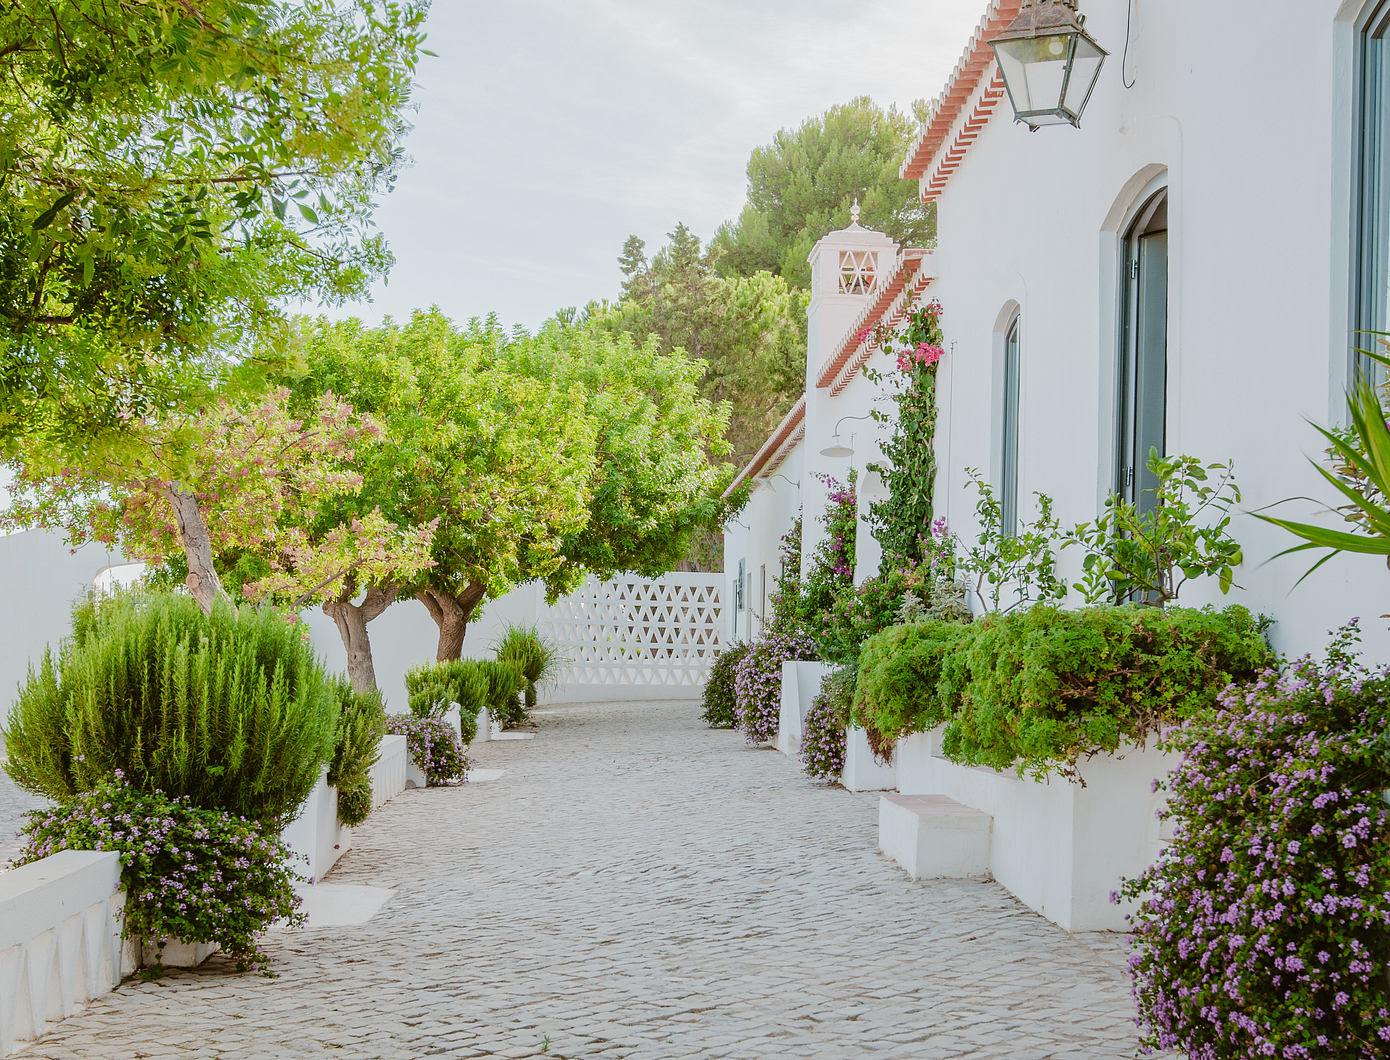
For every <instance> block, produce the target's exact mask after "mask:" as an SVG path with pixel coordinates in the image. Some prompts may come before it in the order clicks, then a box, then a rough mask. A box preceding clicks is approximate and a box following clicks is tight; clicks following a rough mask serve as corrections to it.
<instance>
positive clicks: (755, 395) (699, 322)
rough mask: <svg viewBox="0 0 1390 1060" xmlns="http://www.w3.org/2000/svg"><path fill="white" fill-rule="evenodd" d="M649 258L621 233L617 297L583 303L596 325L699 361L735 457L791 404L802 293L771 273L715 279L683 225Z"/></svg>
mask: <svg viewBox="0 0 1390 1060" xmlns="http://www.w3.org/2000/svg"><path fill="white" fill-rule="evenodd" d="M669 240H670V242H669V243H668V244H667V245H666V246H665V247H663V248H662V249H661V250H660V251H658V252H657V254H656V256H655V257H654V258H653V259H652V260H651V261H650V262H648V261H647V259H646V256H645V247H644V245H643V243H642V240H640V239H638V238H637V237H636V236H629V237H628V240H627V243H625V244H624V247H623V254H622V256H621V257H620V258H619V259H618V261H619V267H620V268H621V269H622V272H623V276H624V281H623V292H622V293H623V297H622V301H621V302H620V303H619V304H617V305H614V306H609V305H596V306H592V307H590V314H589V316H590V319H591V320H592V321H593V322H594V323H595V325H597V326H599V327H603V328H607V329H609V330H611V331H614V332H616V333H623V334H627V335H631V336H632V337H633V339H634V340H635V341H637V342H638V343H639V344H640V343H642V342H645V341H646V339H647V337H648V336H649V335H655V336H657V337H658V338H659V340H660V344H661V349H662V350H663V351H666V352H674V351H676V350H681V351H684V352H685V353H687V354H689V355H690V356H691V357H695V358H699V359H700V360H702V361H704V362H705V363H706V369H705V374H704V376H703V377H702V379H701V380H700V383H699V385H700V390H701V392H702V393H703V394H704V396H705V397H707V398H709V399H710V400H712V401H716V402H718V401H727V402H729V404H730V407H731V417H730V426H729V430H728V441H729V443H730V446H731V452H732V455H733V457H734V459H735V461H737V462H739V463H742V462H744V461H746V460H747V458H748V457H750V456H752V455H753V453H754V452H756V451H757V449H758V447H759V446H760V445H762V443H763V441H764V439H766V437H767V434H768V432H769V431H770V430H772V428H773V427H775V426H776V425H777V422H778V421H779V420H780V419H781V418H782V417H783V416H784V415H786V413H787V410H788V409H790V408H791V405H792V402H794V401H795V400H796V397H797V395H799V394H800V393H801V390H802V387H803V386H804V384H805V377H806V305H807V297H806V294H805V292H803V291H799V290H796V289H793V288H792V287H790V286H788V284H787V283H786V282H785V281H784V280H781V279H779V278H778V277H776V276H773V275H771V274H769V273H765V272H764V273H757V274H755V275H753V276H747V277H745V276H732V277H721V276H719V275H717V274H716V273H715V271H714V268H713V267H712V266H711V265H710V262H709V258H708V255H707V254H705V253H703V252H702V249H701V245H700V240H699V238H698V237H697V236H695V235H694V234H693V233H692V232H691V231H690V229H689V228H687V227H686V226H685V225H684V224H680V225H677V226H676V228H675V229H674V230H673V231H672V232H671V233H670V235H669Z"/></svg>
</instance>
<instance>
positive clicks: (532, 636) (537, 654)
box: [494, 625, 564, 716]
mask: <svg viewBox="0 0 1390 1060" xmlns="http://www.w3.org/2000/svg"><path fill="white" fill-rule="evenodd" d="M494 654H496V656H497V658H498V660H499V661H500V662H505V663H511V664H512V665H513V666H515V667H516V668H517V669H518V670H519V671H520V672H521V677H522V680H523V681H525V683H526V687H525V689H524V690H523V691H524V692H525V696H526V702H525V711H526V715H527V716H529V715H530V713H531V711H533V710H535V709H536V689H537V688H538V687H539V686H540V685H543V684H545V682H546V681H548V680H551V679H552V678H554V676H555V675H556V674H557V673H559V670H560V667H561V665H563V663H564V657H563V656H562V655H561V654H560V649H559V648H558V647H557V646H556V645H555V644H554V643H552V642H551V641H549V640H546V639H545V638H544V637H542V636H541V633H540V630H539V629H537V628H536V627H535V626H513V625H509V626H507V628H506V630H505V631H504V632H503V634H502V639H501V640H500V641H498V643H497V646H496V648H495V649H494Z"/></svg>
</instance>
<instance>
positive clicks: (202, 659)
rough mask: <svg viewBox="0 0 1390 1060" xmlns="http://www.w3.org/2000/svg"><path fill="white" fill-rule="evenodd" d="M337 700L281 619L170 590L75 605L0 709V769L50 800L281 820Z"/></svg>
mask: <svg viewBox="0 0 1390 1060" xmlns="http://www.w3.org/2000/svg"><path fill="white" fill-rule="evenodd" d="M339 713H340V712H339V699H338V696H337V695H336V694H335V692H334V688H333V685H332V683H331V682H330V681H329V679H328V677H327V675H326V674H325V673H324V671H323V669H322V667H321V666H320V665H319V662H318V660H317V659H316V658H315V656H314V654H313V651H312V650H311V649H310V648H309V646H308V644H307V643H305V640H304V638H303V637H301V635H300V632H299V630H298V629H296V628H294V626H293V624H292V621H291V620H288V619H287V618H286V616H284V615H282V614H280V613H278V612H276V611H274V610H272V609H270V608H265V607H262V608H256V607H251V606H242V607H240V608H234V607H233V606H232V605H231V604H229V603H226V602H224V601H218V602H217V603H216V604H215V605H214V607H213V609H212V613H211V614H209V615H204V614H203V611H202V609H201V608H200V607H199V606H198V603H197V601H195V600H194V599H193V598H192V597H190V596H188V595H186V594H184V593H180V592H161V593H145V594H122V595H119V596H116V597H114V598H110V599H103V600H92V601H89V602H87V603H85V604H82V605H80V606H79V607H78V608H77V609H76V611H75V614H74V623H73V635H72V636H71V637H70V638H69V639H68V640H66V641H65V642H64V643H63V644H62V645H61V646H60V648H59V650H58V652H57V653H56V654H55V653H54V652H52V651H48V652H45V654H44V657H43V660H42V662H41V663H40V664H39V668H38V669H37V670H33V669H32V668H31V670H30V672H29V677H28V680H27V681H26V682H25V684H24V685H23V686H22V687H21V688H20V690H19V697H18V699H17V701H16V703H15V705H14V708H13V710H12V711H11V713H10V716H9V721H8V724H7V725H6V730H5V744H6V748H7V753H8V756H9V757H8V760H7V762H6V763H5V769H6V772H8V773H9V775H10V776H11V777H12V778H13V779H14V781H15V783H16V784H18V785H19V786H20V787H21V788H24V789H25V790H27V791H31V792H34V793H36V794H40V795H46V796H48V797H49V798H51V799H53V800H55V801H57V802H64V801H66V800H68V799H71V798H73V797H74V796H76V795H79V794H81V793H83V792H87V791H91V790H93V789H94V788H95V787H96V786H97V785H98V784H100V783H102V782H103V781H106V780H109V779H110V778H111V777H113V776H115V775H116V773H117V771H119V772H120V774H121V775H122V776H123V777H124V778H125V779H124V782H125V784H126V786H128V787H130V788H133V789H135V790H137V791H141V792H145V793H147V794H152V793H154V792H156V791H158V792H162V793H164V794H165V795H167V796H169V797H171V798H185V799H187V800H188V802H189V803H190V804H192V805H193V806H197V807H200V808H203V809H220V810H226V811H228V812H229V813H232V814H234V815H236V816H238V817H245V818H248V819H251V820H257V821H263V822H267V823H270V822H281V823H283V822H284V821H287V820H289V819H290V818H292V817H293V816H294V814H295V813H296V812H297V811H298V809H299V807H300V805H301V804H302V803H303V802H304V800H305V798H307V797H308V795H309V793H310V792H311V791H312V790H313V787H314V785H315V783H317V781H318V778H319V774H320V772H321V770H322V769H323V767H324V766H325V765H327V764H328V763H329V762H330V760H331V759H332V757H333V754H334V747H335V742H336V737H337V731H338V718H339Z"/></svg>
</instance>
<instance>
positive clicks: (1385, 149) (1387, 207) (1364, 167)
mask: <svg viewBox="0 0 1390 1060" xmlns="http://www.w3.org/2000/svg"><path fill="white" fill-rule="evenodd" d="M1388 92H1390V3H1382V4H1381V5H1380V6H1379V7H1378V8H1377V9H1376V10H1375V12H1374V13H1373V14H1372V16H1371V18H1370V20H1369V22H1368V23H1367V25H1366V28H1365V30H1364V31H1363V33H1362V39H1361V122H1360V129H1361V151H1360V156H1361V157H1360V184H1361V187H1360V192H1361V194H1360V210H1359V217H1358V222H1359V223H1358V239H1357V286H1356V295H1357V298H1356V300H1357V307H1356V324H1355V326H1356V328H1357V329H1358V330H1359V331H1387V330H1390V99H1387V98H1386V94H1387V93H1388ZM1372 341H1373V340H1371V339H1370V338H1369V336H1365V335H1362V336H1358V339H1357V345H1358V346H1362V345H1369V344H1370V343H1371V342H1372Z"/></svg>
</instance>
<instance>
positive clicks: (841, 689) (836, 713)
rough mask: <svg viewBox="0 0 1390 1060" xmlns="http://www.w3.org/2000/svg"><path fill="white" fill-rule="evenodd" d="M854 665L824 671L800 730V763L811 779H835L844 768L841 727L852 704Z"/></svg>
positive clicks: (843, 734) (856, 673) (855, 668)
mask: <svg viewBox="0 0 1390 1060" xmlns="http://www.w3.org/2000/svg"><path fill="white" fill-rule="evenodd" d="M857 675H858V670H857V667H855V666H841V667H838V668H837V669H834V670H832V671H830V673H828V674H826V676H825V679H824V680H823V681H822V682H821V686H820V691H819V692H818V693H816V697H815V699H813V700H812V701H811V708H810V709H809V710H808V711H807V712H806V720H805V722H804V724H803V727H802V731H801V767H802V769H804V770H805V771H806V775H807V776H809V777H812V778H813V779H815V780H828V781H838V780H839V779H840V774H841V772H843V770H844V768H845V746H846V737H845V729H846V728H847V727H848V725H849V722H850V714H851V713H852V711H853V707H854V686H855V679H856V677H857Z"/></svg>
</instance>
